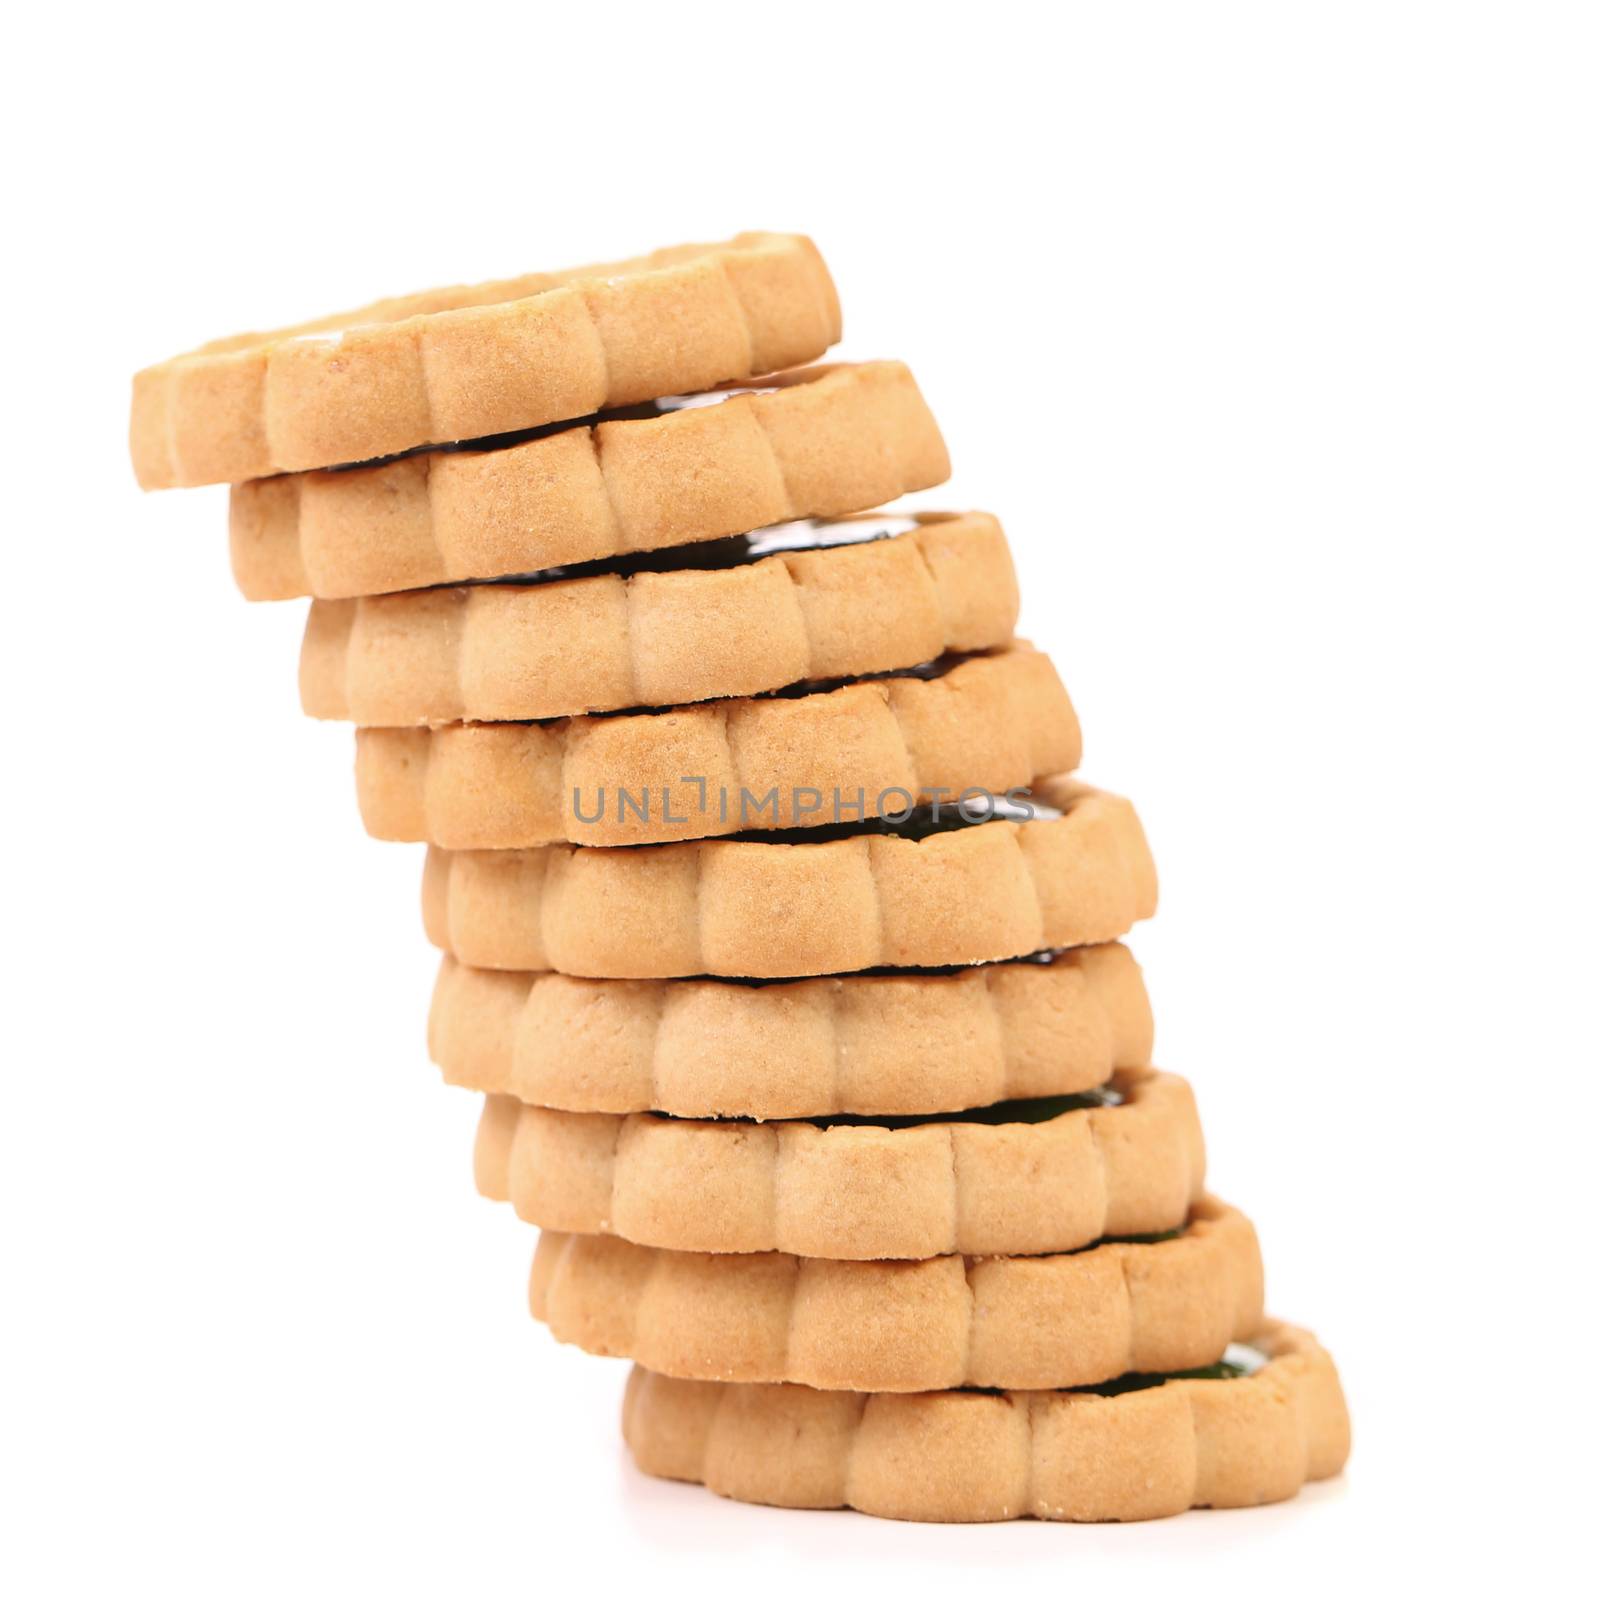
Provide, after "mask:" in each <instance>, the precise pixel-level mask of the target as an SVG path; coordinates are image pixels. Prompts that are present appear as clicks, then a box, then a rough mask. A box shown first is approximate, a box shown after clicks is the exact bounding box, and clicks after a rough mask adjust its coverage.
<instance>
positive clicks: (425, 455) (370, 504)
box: [229, 361, 950, 600]
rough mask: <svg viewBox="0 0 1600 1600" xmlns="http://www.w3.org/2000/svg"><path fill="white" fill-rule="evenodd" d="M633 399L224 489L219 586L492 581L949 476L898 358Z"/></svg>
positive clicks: (751, 526) (324, 590)
mask: <svg viewBox="0 0 1600 1600" xmlns="http://www.w3.org/2000/svg"><path fill="white" fill-rule="evenodd" d="M712 401H717V402H718V403H716V404H710V403H708V402H712ZM635 409H637V410H639V411H641V412H642V413H643V414H642V415H638V416H635V415H632V414H631V413H629V412H620V413H614V414H612V415H611V416H609V417H604V416H603V417H602V418H601V419H599V420H598V421H589V420H585V421H580V422H575V423H573V424H571V425H569V426H565V427H559V428H557V429H555V430H554V431H544V432H541V433H540V434H539V435H537V436H536V437H534V438H531V439H526V438H525V439H518V438H516V436H513V440H514V442H511V443H504V442H503V441H501V440H487V441H484V442H483V443H484V446H485V447H484V448H477V447H469V448H465V449H447V450H431V451H424V452H422V453H420V454H417V455H410V456H403V457H401V458H400V459H399V460H396V461H389V462H386V463H384V464H382V465H380V466H373V467H361V468H356V469H354V470H349V471H340V472H310V473H289V474H285V475H283V476H280V477H275V478H257V479H255V480H253V481H252V482H249V483H241V484H237V485H236V486H235V487H234V490H233V494H232V497H231V500H230V504H229V534H230V541H229V542H230V546H231V549H232V555H233V574H234V578H235V579H236V580H237V582H238V584H239V587H240V589H241V590H243V591H244V594H245V596H246V597H247V598H248V599H251V600H289V599H293V598H296V597H297V596H300V595H317V596H319V597H322V598H328V599H342V598H346V597H350V596H354V595H364V594H388V593H390V592H391V591H393V590H397V589H419V588H423V587H427V586H430V585H435V584H447V583H459V582H462V581H464V580H468V579H483V578H502V577H509V576H511V575H513V574H515V573H519V572H537V571H541V570H543V569H545V568H549V567H564V566H571V565H574V564H576V563H580V562H588V561H602V560H606V559H609V558H612V557H616V556H623V555H628V554H630V553H632V552H634V551H638V550H657V549H663V548H666V547H668V546H673V545H682V544H690V543H696V542H699V541H701V540H706V539H716V538H722V537H725V536H727V535H730V534H738V533H750V532H753V531H754V530H756V529H758V528H764V527H767V526H769V525H770V524H772V523H780V522H791V521H794V520H796V519H798V518H804V517H832V516H839V515H841V514H842V513H844V512H849V511H865V510H867V509H868V508H869V507H872V506H879V505H883V504H884V503H885V502H887V501H890V500H894V499H897V498H898V497H899V496H900V495H903V494H909V493H911V492H912V491H913V490H917V489H929V488H932V487H933V486H934V485H935V484H938V483H943V482H944V480H945V479H946V478H947V477H948V476H949V474H950V461H949V457H948V456H947V455H946V453H945V447H944V440H943V439H942V438H940V436H939V429H938V425H937V424H936V423H935V422H934V420H933V416H932V414H931V413H930V412H929V410H928V407H927V405H926V403H925V402H924V401H923V398H922V395H921V393H920V392H919V391H918V389H917V385H916V381H915V380H914V379H913V378H912V376H911V373H910V371H909V370H908V369H907V368H906V367H904V366H902V365H901V363H900V362H898V361H873V362H868V363H866V364H865V365H861V366H836V367H805V368H802V369H800V370H799V371H797V372H790V373H784V374H782V375H780V376H779V377H776V378H766V379H763V380H762V387H761V389H760V390H758V391H748V390H724V391H713V392H712V393H710V394H702V395H694V396H689V397H687V398H686V399H678V400H657V401H651V402H646V404H645V405H644V406H643V407H640V408H635Z"/></svg>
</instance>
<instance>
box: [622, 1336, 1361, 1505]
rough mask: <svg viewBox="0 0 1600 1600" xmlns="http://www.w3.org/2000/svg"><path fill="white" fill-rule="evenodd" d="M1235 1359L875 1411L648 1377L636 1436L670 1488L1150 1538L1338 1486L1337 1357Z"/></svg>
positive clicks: (851, 1397)
mask: <svg viewBox="0 0 1600 1600" xmlns="http://www.w3.org/2000/svg"><path fill="white" fill-rule="evenodd" d="M1229 1356H1230V1359H1228V1360H1226V1361H1224V1362H1220V1363H1218V1364H1217V1365H1215V1366H1212V1367H1209V1368H1205V1369H1202V1370H1200V1371H1198V1372H1169V1373H1165V1374H1150V1373H1139V1374H1130V1375H1128V1376H1127V1377H1124V1378H1122V1379H1120V1380H1118V1381H1116V1382H1112V1383H1109V1384H1105V1385H1101V1386H1099V1387H1098V1388H1092V1389H1057V1390H1045V1391H1042V1392H1041V1391H1037V1390H1000V1391H994V1390H961V1389H957V1390H950V1391H945V1392H942V1393H930V1394H870V1395H863V1394H851V1393H847V1392H829V1391H827V1390H821V1389H807V1388H802V1387H800V1386H798V1385H795V1384H738V1383H706V1382H697V1381H695V1380H693V1379H686V1378H668V1377H662V1376H660V1375H659V1374H657V1373H653V1372H649V1371H646V1370H645V1369H644V1368H643V1367H636V1368H635V1369H634V1370H633V1372H632V1373H631V1374H630V1376H629V1379H628V1389H627V1395H626V1398H625V1399H624V1401H623V1411H622V1432H623V1437H624V1439H625V1440H626V1441H627V1444H628V1448H629V1450H630V1451H631V1452H632V1455H633V1459H634V1462H635V1464H636V1465H637V1466H638V1467H639V1468H640V1469H641V1470H642V1471H644V1472H648V1473H650V1474H651V1475H652V1476H655V1477H658V1478H679V1479H683V1480H685V1481H687V1482H690V1483H703V1484H705V1485H706V1487H707V1488H709V1489H711V1490H713V1491H714V1492H716V1493H717V1494H721V1495H726V1496H728V1497H729V1498H730V1499H734V1500H748V1501H754V1502H756V1503H758V1504H762V1505H774V1506H795V1507H818V1508H820V1507H838V1506H852V1507H854V1508H855V1509H856V1510H858V1511H864V1512H867V1513H868V1514H869V1515H872V1516H879V1517H898V1518H901V1519H904V1520H908V1521H913V1522H1006V1521H1009V1520H1011V1519H1012V1518H1016V1517H1040V1518H1045V1519H1048V1520H1050V1521H1056V1522H1137V1521H1141V1520H1144V1519H1146V1518H1150V1517H1167V1516H1173V1515H1175V1514H1176V1513H1178V1512H1180V1511H1184V1510H1187V1509H1188V1508H1190V1507H1191V1506H1214V1507H1222V1506H1254V1505H1265V1504H1267V1503H1269V1502H1271V1501H1275V1500H1288V1499H1290V1498H1292V1497H1293V1496H1294V1495H1295V1494H1297V1493H1298V1492H1299V1491H1300V1489H1301V1488H1302V1487H1303V1486H1304V1485H1305V1484H1306V1483H1308V1482H1314V1481H1316V1480H1319V1479H1322V1478H1331V1477H1333V1476H1335V1475H1336V1474H1337V1473H1338V1472H1339V1471H1340V1469H1341V1468H1342V1467H1343V1466H1344V1463H1345V1459H1346V1457H1347V1456H1348V1455H1349V1453H1350V1418H1349V1413H1348V1412H1347V1411H1346V1409H1345V1401H1344V1393H1343V1391H1342V1389H1341V1388H1340V1385H1339V1374H1338V1372H1337V1370H1336V1369H1335V1367H1334V1364H1333V1360H1332V1358H1331V1357H1330V1356H1329V1355H1328V1353H1327V1352H1326V1351H1325V1350H1324V1349H1323V1348H1322V1347H1321V1346H1320V1345H1319V1344H1318V1343H1317V1341H1316V1340H1315V1339H1314V1338H1313V1337H1312V1336H1311V1335H1310V1334H1309V1333H1306V1332H1304V1331H1303V1330H1301V1329H1299V1328H1293V1327H1290V1326H1288V1325H1287V1324H1286V1323H1281V1322H1273V1321H1269V1322H1267V1323H1266V1324H1264V1326H1263V1327H1262V1329H1261V1331H1260V1332H1259V1333H1258V1334H1257V1335H1256V1336H1255V1337H1254V1338H1253V1339H1252V1340H1251V1341H1250V1343H1249V1344H1248V1345H1237V1346H1233V1347H1230V1352H1229Z"/></svg>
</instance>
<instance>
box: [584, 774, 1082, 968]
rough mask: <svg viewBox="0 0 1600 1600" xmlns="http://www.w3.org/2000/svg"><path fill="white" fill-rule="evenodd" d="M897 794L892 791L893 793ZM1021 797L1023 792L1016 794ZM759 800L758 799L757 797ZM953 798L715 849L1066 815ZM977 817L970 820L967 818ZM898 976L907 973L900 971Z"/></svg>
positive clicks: (919, 834) (1034, 804)
mask: <svg viewBox="0 0 1600 1600" xmlns="http://www.w3.org/2000/svg"><path fill="white" fill-rule="evenodd" d="M891 792H893V791H891ZM1014 792H1015V793H1017V794H1021V793H1022V792H1023V791H1022V790H1021V789H1020V788H1019V789H1017V790H1016V791H1014ZM756 798H759V797H756ZM965 805H966V807H967V809H966V810H964V809H963V807H962V803H961V796H959V795H951V796H949V797H948V798H946V799H943V800H940V801H938V802H936V803H933V804H929V805H922V806H916V807H914V808H913V809H912V810H910V811H909V812H904V813H900V814H897V815H896V816H893V817H863V818H861V819H860V820H859V821H855V820H852V821H849V822H819V823H817V824H816V825H815V826H813V827H809V828H806V827H801V828H741V829H740V830H739V831H738V832H737V833H726V834H722V835H720V836H718V837H717V838H716V839H715V840H714V841H707V842H714V843H717V844H832V843H834V842H836V841H837V840H840V839H856V838H861V837H863V836H865V835H867V834H879V835H888V834H892V835H894V836H895V837H897V838H901V839H910V840H911V841H913V842H914V843H916V842H920V841H921V840H923V839H931V838H933V837H934V836H935V835H937V834H941V833H959V832H960V831H961V829H963V828H981V827H982V826H983V825H984V824H985V823H986V822H1023V823H1026V822H1053V821H1056V820H1059V818H1060V817H1061V815H1062V813H1061V812H1060V811H1058V810H1057V809H1056V808H1055V807H1054V806H1047V805H1045V804H1044V802H1043V801H1041V800H1027V799H1024V800H1010V799H1008V798H1007V797H1006V796H1005V795H995V794H989V793H987V792H986V791H980V790H976V789H975V790H973V791H971V792H970V794H969V796H968V798H967V799H966V801H965ZM969 811H970V812H974V813H976V815H969V814H968V812H969ZM660 847H661V846H660V841H659V840H653V841H650V842H648V843H640V844H608V845H603V846H602V845H596V846H588V847H587V848H590V849H605V850H656V849H659V848H660ZM899 970H902V971H904V970H906V969H904V968H901V969H899Z"/></svg>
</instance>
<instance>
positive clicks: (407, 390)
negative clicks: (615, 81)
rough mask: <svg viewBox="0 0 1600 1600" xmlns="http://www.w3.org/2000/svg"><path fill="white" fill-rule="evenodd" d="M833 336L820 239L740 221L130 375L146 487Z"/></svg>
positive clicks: (287, 460)
mask: <svg viewBox="0 0 1600 1600" xmlns="http://www.w3.org/2000/svg"><path fill="white" fill-rule="evenodd" d="M838 337H839V300H838V296H837V294H836V293H835V292H834V287H833V281H832V279H831V278H830V277H829V276H828V269H827V267H826V266H824V265H823V262H822V257H821V256H820V255H818V254H817V249H816V246H815V245H813V244H812V243H811V241H810V240H809V239H806V238H803V237H801V236H799V235H796V234H774V233H744V234H739V235H738V236H737V237H735V238H733V239H729V240H727V241H726V242H724V243H720V244H689V245H677V246H674V247H673V248H671V249H667V250H658V251H656V252H655V253H654V254H652V255H647V256H639V257H636V258H635V259H633V260H630V261H613V262H605V263H600V264H596V265H594V266H585V267H573V268H569V269H567V270H565V271H560V272H554V273H534V274H531V275H529V276H527V277H522V278H508V279H504V280H502V281H500V282H496V283H480V284H473V285H469V286H463V287H457V288H449V289H434V290H428V291H425V292H424V293H421V294H414V295H407V296H404V297H402V298H399V299H394V300H380V301H378V302H376V303H375V304H373V305H369V306H364V307H362V308H361V309H360V310H357V311H347V312H342V313H339V314H338V315H335V316H330V317H322V318H320V319H318V320H316V321H313V322H305V323H300V324H298V325H297V326H294V327H289V328H280V329H278V330H276V331H275V332H272V333H246V334H240V335H238V336H237V337H235V338H231V339H219V340H217V341H216V342H215V343H212V344H207V345H202V346H201V347H200V348H199V349H198V350H192V351H190V352H188V353H187V354H185V355H181V356H176V357H174V358H173V359H172V360H170V361H164V362H162V363H161V364H160V365H159V366H154V367H147V368H145V370H144V371H142V372H140V373H137V374H136V375H135V377H134V380H133V412H132V419H131V422H130V424H129V430H128V442H129V448H130V451H131V453H132V455H133V466H134V472H135V473H136V475H137V476H138V479H139V482H140V483H141V484H142V485H143V486H144V487H145V488H146V489H169V488H175V487H182V486H185V485H190V484H200V483H239V482H242V481H243V480H244V479H246V478H261V477H265V476H267V474H269V473H274V472H301V471H304V470H306V469H308V468H312V467H332V466H338V465H340V464H341V463H345V462H357V461H372V460H375V459H377V458H378V457H380V456H388V455H395V454H397V453H399V452H400V451H403V450H415V449H417V448H419V447H421V446H424V445H431V444H448V443H452V442H454V441H455V440H458V439H477V438H482V437H483V436H484V435H486V434H494V433H508V432H511V431H513V430H516V429H521V428H533V427H540V426H542V425H544V424H545V423H550V422H560V421H564V420H565V419H567V418H569V417H583V416H587V415H589V414H590V413H591V412H595V411H601V410H604V409H605V408H607V407H610V406H619V405H630V404H632V403H634V402H635V401H639V400H649V399H652V398H654V397H655V396H656V395H662V394H685V393H688V392H689V391H690V390H693V389H709V388H711V387H712V386H713V385H715V384H719V383H726V382H729V381H732V380H736V379H740V378H750V377H755V376H757V375H759V374H761V373H766V372H776V371H779V370H780V369H782V368H784V367H793V366H798V365H800V364H801V363H802V362H806V361H812V360H815V359H816V357H817V356H819V355H821V354H822V352H823V351H824V350H826V349H827V348H828V346H829V345H831V344H833V343H834V342H835V341H836V340H837V339H838Z"/></svg>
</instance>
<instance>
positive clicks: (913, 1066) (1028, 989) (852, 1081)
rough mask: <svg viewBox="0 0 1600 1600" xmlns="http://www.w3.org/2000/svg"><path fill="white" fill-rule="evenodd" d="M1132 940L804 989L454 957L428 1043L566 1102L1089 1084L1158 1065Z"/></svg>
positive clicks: (902, 1098)
mask: <svg viewBox="0 0 1600 1600" xmlns="http://www.w3.org/2000/svg"><path fill="white" fill-rule="evenodd" d="M1152 1032H1153V1027H1152V1023H1151V1017H1150V1001H1149V997H1148V996H1147V995H1146V994H1145V988H1144V980H1143V979H1142V977H1141V976H1140V973H1139V967H1138V963H1137V962H1135V961H1134V959H1133V956H1132V955H1131V954H1130V953H1129V951H1128V949H1127V947H1126V946H1124V945H1120V944H1107V945H1089V946H1086V947H1084V948H1082V949H1078V950H1062V951H1056V952H1054V953H1051V954H1047V955H1045V956H1043V957H1025V958H1024V959H1022V960H1020V961H1010V962H997V963H994V964H992V965H989V966H980V967H965V968H961V969H959V970H957V971H954V972H945V973H932V974H922V973H915V974H889V975H881V976H861V977H853V978H804V979H801V980H800V981H799V982H795V983H764V984H754V985H752V984H746V983H730V982H725V981H722V980H719V979H715V978H704V979H678V980H676V981H672V980H651V979H646V980H636V981H628V980H625V979H623V980H618V979H609V980H608V979H599V978H569V977H566V976H564V975H563V974H560V973H546V974H543V975H535V974H533V973H529V972H491V971H485V970H483V969H480V968H477V967H464V966H462V965H460V963H458V962H456V961H453V960H452V959H451V958H450V957H449V956H446V957H445V958H444V961H443V963H442V964H441V965H440V968H439V978H438V982H437V983H436V984H435V986H434V991H433V1008H432V1011H431V1013H430V1015H429V1018H428V1044H429V1049H430V1051H431V1053H432V1055H433V1059H434V1060H435V1061H437V1062H438V1063H439V1065H440V1066H441V1067H442V1068H443V1069H444V1077H445V1081H446V1082H447V1083H452V1084H456V1085H458V1086H459V1087H461V1088H465V1089H476V1090H478V1091H480V1092H482V1093H485V1094H501V1095H510V1096H511V1097H512V1098H514V1099H517V1100H525V1101H527V1102H528V1103H529V1104H531V1105H541V1106H554V1107H556V1108H557V1109H558V1110H564V1111H610V1112H615V1113H619V1114H622V1113H627V1112H630V1111H665V1112H666V1113H668V1115H670V1116H674V1117H730V1116H740V1117H753V1118H755V1119H756V1120H757V1121H766V1120H768V1119H769V1118H775V1117H825V1116H836V1115H839V1114H841V1113H842V1114H845V1115H857V1116H861V1115H867V1116H871V1115H880V1116H881V1115H891V1116H895V1115H910V1114H917V1113H924V1114H925V1113H929V1112H938V1111H960V1110H962V1109H963V1108H964V1107H967V1106H983V1105H994V1104H996V1103H998V1102H999V1101H1002V1100H1024V1099H1030V1098H1035V1097H1038V1096H1041V1095H1062V1094H1080V1093H1082V1092H1083V1091H1085V1090H1087V1089H1093V1088H1095V1087H1097V1086H1098V1085H1099V1084H1102V1083H1104V1082H1106V1080H1107V1079H1108V1078H1110V1077H1111V1076H1112V1074H1113V1073H1115V1072H1116V1071H1118V1070H1119V1069H1120V1068H1125V1067H1143V1066H1148V1065H1149V1062H1150V1047H1151V1036H1152Z"/></svg>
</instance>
